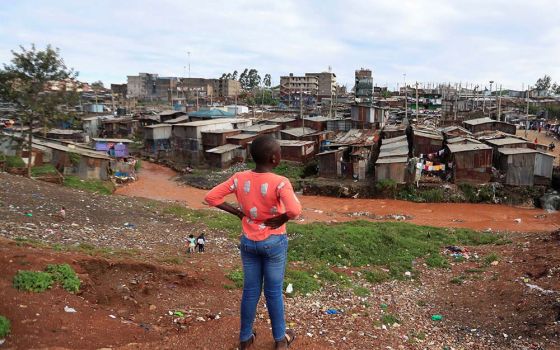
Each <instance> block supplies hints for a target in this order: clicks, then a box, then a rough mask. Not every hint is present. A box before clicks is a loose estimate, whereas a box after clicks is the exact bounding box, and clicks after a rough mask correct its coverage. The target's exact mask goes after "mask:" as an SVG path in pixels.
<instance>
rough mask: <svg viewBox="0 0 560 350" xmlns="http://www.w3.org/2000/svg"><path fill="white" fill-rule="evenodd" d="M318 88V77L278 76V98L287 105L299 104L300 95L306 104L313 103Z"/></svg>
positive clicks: (291, 74)
mask: <svg viewBox="0 0 560 350" xmlns="http://www.w3.org/2000/svg"><path fill="white" fill-rule="evenodd" d="M318 90H319V78H317V76H315V75H311V76H294V74H293V73H290V75H287V76H282V77H280V100H281V101H282V102H283V103H285V104H287V105H288V106H293V107H295V106H299V99H300V95H303V97H304V103H305V104H307V105H310V104H315V103H316V98H317V92H318Z"/></svg>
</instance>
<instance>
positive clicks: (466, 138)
mask: <svg viewBox="0 0 560 350" xmlns="http://www.w3.org/2000/svg"><path fill="white" fill-rule="evenodd" d="M464 141H467V142H469V143H477V144H478V143H482V142H480V141H478V140H477V139H473V138H471V137H462V136H459V137H454V138H452V139H448V140H447V141H446V142H447V144H453V143H461V142H464Z"/></svg>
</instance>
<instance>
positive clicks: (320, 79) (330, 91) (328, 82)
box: [305, 72, 336, 101]
mask: <svg viewBox="0 0 560 350" xmlns="http://www.w3.org/2000/svg"><path fill="white" fill-rule="evenodd" d="M305 76H306V77H317V90H318V91H317V96H318V100H319V101H321V99H322V98H324V97H327V98H331V97H332V96H336V74H334V73H331V72H322V73H305Z"/></svg>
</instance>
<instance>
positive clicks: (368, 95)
mask: <svg viewBox="0 0 560 350" xmlns="http://www.w3.org/2000/svg"><path fill="white" fill-rule="evenodd" d="M354 76H355V85H354V93H355V96H356V100H357V101H358V102H370V101H372V99H373V76H372V73H371V70H370V69H366V68H360V69H359V70H357V71H355V75H354Z"/></svg>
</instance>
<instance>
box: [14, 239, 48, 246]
mask: <svg viewBox="0 0 560 350" xmlns="http://www.w3.org/2000/svg"><path fill="white" fill-rule="evenodd" d="M14 241H15V242H16V245H17V246H18V247H26V246H27V247H38V248H43V247H47V246H48V244H46V243H45V242H41V241H39V240H37V239H31V238H25V237H16V238H14Z"/></svg>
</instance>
